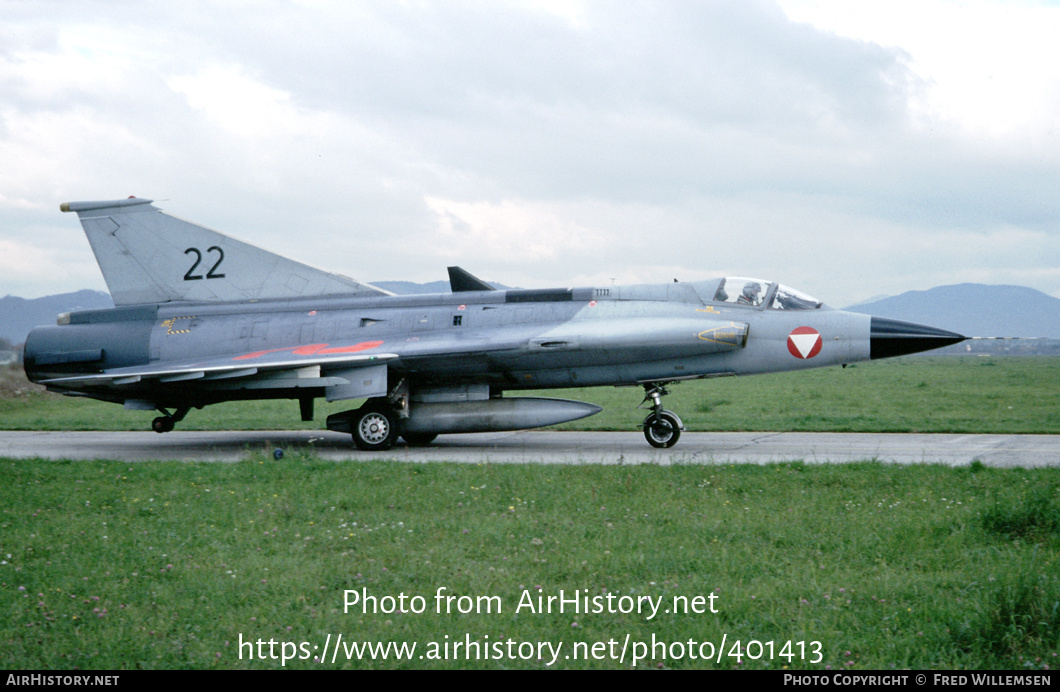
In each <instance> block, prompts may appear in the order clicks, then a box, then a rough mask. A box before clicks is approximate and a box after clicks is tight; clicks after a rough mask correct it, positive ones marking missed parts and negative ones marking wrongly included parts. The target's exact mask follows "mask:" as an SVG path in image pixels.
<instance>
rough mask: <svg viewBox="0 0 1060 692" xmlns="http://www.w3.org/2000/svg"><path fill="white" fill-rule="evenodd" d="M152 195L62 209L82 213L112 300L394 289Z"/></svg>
mask: <svg viewBox="0 0 1060 692" xmlns="http://www.w3.org/2000/svg"><path fill="white" fill-rule="evenodd" d="M151 201H152V200H149V199H137V198H135V197H130V198H129V199H122V200H115V201H110V202H67V203H65V204H63V205H62V206H60V207H59V208H60V209H61V210H62V211H67V212H68V211H76V212H77V215H78V217H80V219H81V225H82V226H83V227H84V229H85V235H87V236H88V242H89V243H90V244H91V245H92V252H94V253H95V255H96V262H98V263H99V268H100V270H101V271H102V272H103V278H104V279H105V280H106V282H107V287H108V288H109V289H110V294H111V297H112V298H113V299H114V304H115V305H133V304H139V303H165V302H169V301H194V302H229V301H242V300H264V299H270V298H299V297H311V296H325V295H347V296H349V295H364V296H367V295H390V294H389V293H387V292H386V291H384V290H382V289H379V288H376V287H375V286H372V285H370V284H364V283H360V282H358V281H355V280H353V279H350V278H348V277H345V276H341V275H339V274H331V273H329V272H325V271H322V270H320V269H315V268H313V267H310V266H308V265H305V264H301V263H299V262H295V261H294V260H289V259H287V258H285V257H280V256H279V255H275V254H273V253H271V252H267V251H265V250H262V249H260V248H257V247H254V246H253V245H248V244H247V243H244V242H241V241H238V240H235V239H233V238H229V237H228V236H226V235H222V234H221V233H218V232H217V231H212V230H210V229H208V228H205V227H203V226H199V225H197V224H194V223H191V222H189V221H184V220H183V219H178V218H177V217H175V216H171V215H169V214H167V213H165V212H164V211H162V210H160V209H159V208H158V207H155V206H153V205H152V204H151Z"/></svg>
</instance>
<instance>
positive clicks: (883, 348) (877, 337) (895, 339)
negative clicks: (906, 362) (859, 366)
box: [869, 317, 968, 360]
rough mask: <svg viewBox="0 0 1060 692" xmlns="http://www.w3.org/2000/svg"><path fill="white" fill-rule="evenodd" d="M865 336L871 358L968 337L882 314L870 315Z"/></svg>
mask: <svg viewBox="0 0 1060 692" xmlns="http://www.w3.org/2000/svg"><path fill="white" fill-rule="evenodd" d="M869 336H870V338H869V350H870V355H871V357H872V359H873V360H876V359H877V358H891V357H892V356H904V355H906V354H908V353H920V352H921V351H930V350H931V349H933V348H942V347H943V346H949V345H950V344H959V343H960V342H962V341H964V340H965V339H967V338H968V337H966V336H962V335H960V334H957V333H955V332H948V331H946V330H945V329H935V328H934V327H925V326H924V325H922V324H913V323H912V322H899V321H898V320H889V319H887V318H885V317H873V318H872V326H871V327H870V329H869Z"/></svg>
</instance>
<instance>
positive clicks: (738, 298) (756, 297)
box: [714, 276, 821, 310]
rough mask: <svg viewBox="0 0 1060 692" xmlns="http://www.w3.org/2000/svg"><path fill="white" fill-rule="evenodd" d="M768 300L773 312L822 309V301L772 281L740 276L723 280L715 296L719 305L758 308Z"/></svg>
mask: <svg viewBox="0 0 1060 692" xmlns="http://www.w3.org/2000/svg"><path fill="white" fill-rule="evenodd" d="M767 300H768V301H769V308H770V309H771V310H816V309H817V308H819V307H821V301H819V300H817V299H816V298H812V297H810V296H808V295H806V294H805V293H803V292H801V291H796V290H795V289H794V288H789V287H787V286H785V285H783V284H777V283H773V282H772V281H763V280H761V279H749V278H746V277H739V276H730V277H728V278H725V279H722V282H721V285H720V286H718V291H717V292H716V293H715V294H714V301H715V302H717V303H731V304H732V305H746V306H748V307H758V306H759V305H762V304H763V303H765V302H766V301H767Z"/></svg>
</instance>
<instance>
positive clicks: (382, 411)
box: [350, 406, 398, 452]
mask: <svg viewBox="0 0 1060 692" xmlns="http://www.w3.org/2000/svg"><path fill="white" fill-rule="evenodd" d="M350 433H351V434H352V435H353V443H354V444H355V445H357V449H361V450H364V451H366V452H374V451H381V450H386V449H390V448H391V447H393V446H394V442H395V441H396V440H397V438H398V431H397V416H395V415H394V413H393V412H392V411H390V410H388V409H387V408H385V407H382V406H372V407H365V408H361V409H360V410H358V411H357V415H356V416H354V417H353V420H352V425H351V426H350Z"/></svg>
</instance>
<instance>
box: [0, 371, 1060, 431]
mask: <svg viewBox="0 0 1060 692" xmlns="http://www.w3.org/2000/svg"><path fill="white" fill-rule="evenodd" d="M1057 383H1060V358H1057V357H1048V356H1038V357H1022V358H1020V357H915V358H899V359H894V360H887V361H878V362H873V363H865V364H860V365H854V366H851V367H848V368H828V369H822V370H811V371H807V372H794V373H781V374H777V375H761V376H756V377H746V378H729V379H720V380H710V381H700V382H685V383H681V384H678V385H675V386H673V387H672V390H671V391H672V394H671V395H670V396H668V397H666V399H665V400H664V401H665V404H666V407H667V408H669V409H671V410H673V411H676V412H677V413H678V415H680V416H681V418H682V420H683V421H684V423H685V426H686V427H687V428H688V429H689V430H715V431H741V430H771V431H781V432H786V431H805V432H816V431H838V432H952V433H1060V386H1057ZM520 394H521V393H518V392H513V393H512V394H511V395H512V396H519V395H520ZM526 394H528V395H531V396H558V397H563V398H571V399H578V400H581V401H589V402H592V403H595V404H598V405H600V406H603V407H604V411H603V412H602V413H599V414H597V415H595V416H592V417H590V418H586V419H583V420H581V421H576V422H574V423H569V424H566V425H564V426H560V427H561V428H563V429H571V430H636V429H637V424H638V423H640V422H641V421H642V420H643V419H644V417H645V415H646V413H645V411H643V410H638V409H637V408H636V406H637V404H639V403H640V400H641V397H642V394H643V392H642V391H641V390H640V389H639V388H636V387H619V388H615V387H597V388H593V389H574V390H556V391H546V392H528V393H526ZM317 403H318V405H317V410H316V420H315V421H313V422H310V423H303V422H301V420H300V419H299V415H298V405H297V403H296V402H293V401H265V402H231V403H226V404H218V405H216V406H210V407H208V408H206V409H203V410H202V411H192V412H191V413H190V414H189V415H188V417H187V418H186V419H185V420H184V421H183V422H181V423H180V424H179V428H180V429H182V430H238V429H256V430H290V429H302V428H309V429H320V428H323V427H324V419H325V418H326V417H327V416H328V414H330V413H335V412H337V411H344V410H347V409H349V408H353V407H356V405H358V402H348V401H346V402H336V403H334V404H325V403H324V402H323V401H322V400H320V401H318V402H317ZM156 415H157V414H156V413H153V412H150V411H147V412H145V411H123V410H122V408H121V407H120V406H118V405H115V404H107V403H103V402H98V401H91V400H87V399H77V398H71V397H63V396H60V395H56V394H51V393H47V392H44V391H43V388H40V387H36V386H34V385H30V384H29V383H27V382H26V381H25V377H24V376H23V375H22V373H21V371H20V370H16V369H11V370H8V371H6V372H0V429H5V430H147V429H148V428H149V426H150V422H151V419H152V418H154V417H155V416H156Z"/></svg>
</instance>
